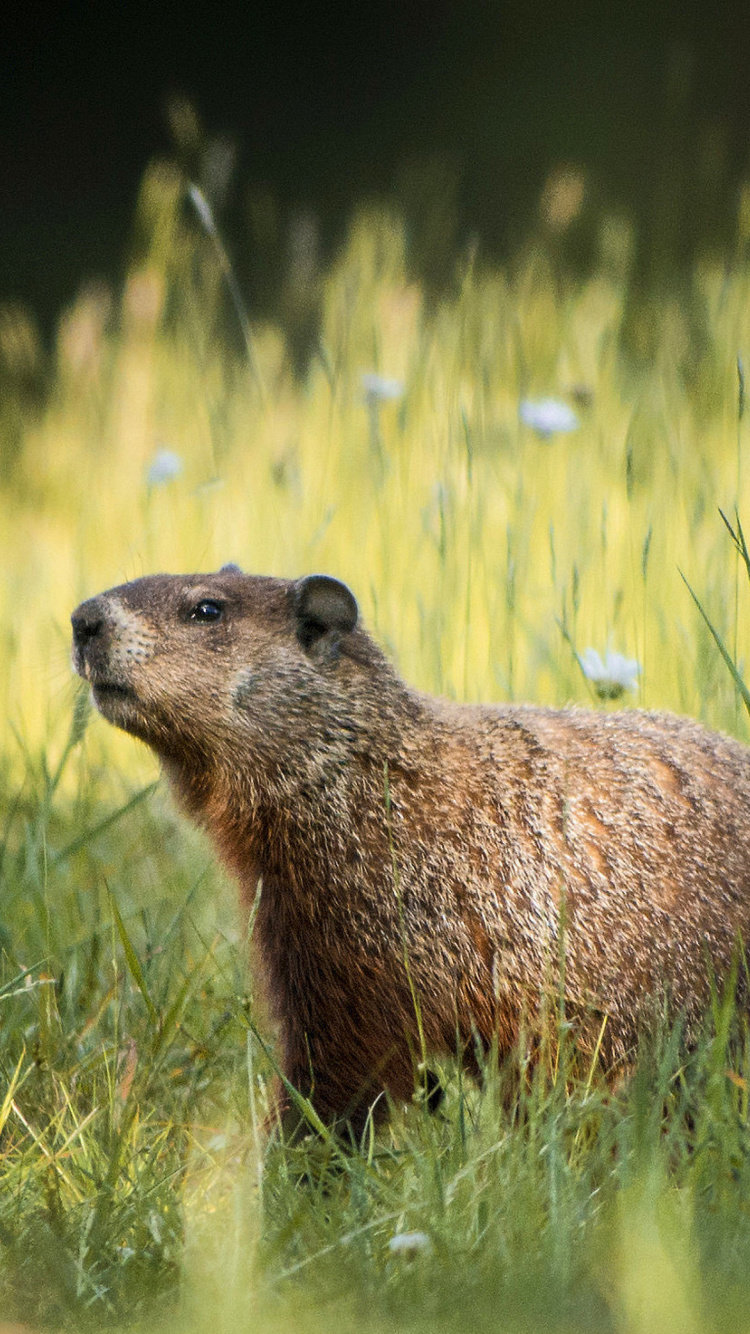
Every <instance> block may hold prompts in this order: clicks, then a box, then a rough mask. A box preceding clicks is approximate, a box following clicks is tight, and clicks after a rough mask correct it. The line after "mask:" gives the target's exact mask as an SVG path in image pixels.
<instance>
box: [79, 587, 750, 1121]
mask: <svg viewBox="0 0 750 1334" xmlns="http://www.w3.org/2000/svg"><path fill="white" fill-rule="evenodd" d="M72 623H73V642H74V662H75V667H76V669H77V671H78V672H79V673H80V675H81V676H82V677H84V678H85V680H86V681H88V682H89V684H90V685H91V687H92V691H93V697H94V701H95V703H96V705H97V707H98V709H99V710H100V712H101V713H102V714H103V715H104V717H105V718H107V719H108V720H109V722H111V723H114V724H115V726H117V727H121V728H124V729H125V731H127V732H130V733H132V734H133V735H134V736H136V737H139V738H140V739H141V740H143V741H145V742H146V743H147V744H148V745H149V746H151V747H152V748H153V750H154V751H155V752H156V753H157V755H159V757H160V759H161V761H162V764H163V766H164V769H165V771H166V773H167V776H168V778H169V781H170V783H171V785H172V787H173V789H174V791H175V793H176V794H177V797H178V799H179V802H180V803H181V805H182V806H183V807H184V808H185V809H186V810H187V811H188V812H189V813H190V815H191V816H193V817H194V818H195V819H197V820H198V821H200V823H201V824H202V825H204V826H205V828H206V829H207V830H208V832H209V834H210V836H211V838H212V839H213V840H214V842H215V843H216V845H217V848H218V850H219V853H220V855H221V857H222V858H223V860H224V862H225V863H226V865H227V866H228V867H229V868H230V870H231V871H232V872H233V874H234V875H235V876H236V877H237V878H238V880H239V882H240V885H241V887H242V893H243V896H244V899H245V902H246V903H248V904H250V903H253V902H254V901H255V899H256V893H257V891H258V888H259V886H260V894H259V902H258V907H257V916H256V919H255V940H256V944H257V946H258V951H259V956H260V960H261V962H262V971H263V974H264V976H265V984H266V990H267V994H268V999H269V1000H270V1003H271V1007H272V1011H273V1013H274V1015H275V1019H276V1022H277V1025H278V1035H279V1044H280V1052H281V1058H280V1065H281V1069H282V1072H283V1074H284V1076H285V1077H286V1079H287V1080H288V1081H289V1083H290V1084H291V1085H292V1086H294V1087H295V1088H296V1089H298V1090H299V1091H300V1092H301V1093H303V1094H304V1095H305V1096H306V1097H307V1098H309V1099H310V1100H311V1102H312V1105H313V1107H314V1108H315V1109H316V1111H317V1113H318V1114H319V1115H320V1117H321V1118H323V1119H324V1120H326V1121H327V1122H335V1121H344V1122H349V1124H350V1125H351V1126H352V1127H353V1128H354V1130H360V1129H361V1128H362V1126H363V1125H364V1124H365V1121H366V1117H367V1113H368V1109H370V1108H373V1107H374V1112H375V1115H379V1114H381V1113H382V1111H383V1109H384V1106H385V1104H386V1102H387V1099H386V1098H384V1097H383V1093H384V1092H385V1091H387V1093H388V1094H389V1095H390V1096H391V1098H393V1099H396V1100H405V1099H409V1098H410V1097H411V1096H412V1095H413V1093H414V1090H415V1071H416V1070H417V1069H418V1068H419V1067H420V1066H421V1068H422V1069H424V1060H425V1058H430V1057H433V1056H435V1055H436V1054H437V1055H439V1054H441V1053H443V1054H456V1053H457V1054H458V1055H459V1056H460V1057H461V1058H462V1059H463V1061H464V1062H465V1063H466V1065H467V1067H468V1068H469V1069H471V1070H473V1071H476V1070H477V1069H478V1067H479V1066H481V1064H482V1061H481V1056H482V1049H484V1050H485V1051H486V1050H488V1049H489V1048H490V1047H491V1044H492V1043H493V1041H496V1042H497V1045H498V1050H499V1054H500V1056H501V1057H502V1056H503V1055H504V1054H505V1053H508V1052H509V1051H510V1050H511V1049H512V1048H513V1044H514V1043H515V1042H516V1041H517V1039H518V1037H519V1032H523V1033H527V1032H529V1031H532V1029H533V1026H534V1023H535V1022H536V1021H538V1020H539V1017H540V1016H541V1015H543V1014H544V1013H545V1012H546V1013H549V1012H550V1009H551V1010H552V1012H553V1013H554V1012H556V1007H557V1004H558V999H560V998H562V1000H563V1002H564V1006H565V1014H566V1018H568V1019H569V1020H571V1022H572V1024H573V1027H574V1031H575V1035H576V1042H577V1044H578V1048H579V1050H580V1051H582V1052H583V1053H584V1056H586V1058H587V1059H588V1056H587V1054H588V1055H591V1054H593V1053H595V1052H596V1053H598V1055H599V1057H600V1058H601V1059H602V1060H603V1061H604V1062H605V1063H606V1064H607V1065H608V1066H609V1067H612V1066H616V1065H617V1063H618V1062H619V1063H623V1062H626V1061H627V1060H628V1059H629V1056H630V1055H631V1054H632V1051H633V1049H634V1045H635V1043H636V1040H637V1038H638V1035H639V1031H640V1030H641V1029H642V1027H643V1025H644V1023H648V1022H651V1021H652V1019H653V1016H654V1014H655V1013H656V1012H657V1011H659V1010H660V1008H661V1007H663V1006H664V1005H665V1004H667V1005H668V1007H669V1009H670V1012H671V1013H673V1014H678V1013H682V1014H683V1015H684V1018H685V1022H686V1023H687V1025H688V1027H689V1026H690V1024H691V1023H695V1022H697V1021H698V1020H699V1018H700V1016H701V1013H702V1011H703V1010H704V1008H705V1006H706V1004H707V1002H708V999H709V997H710V987H711V977H712V976H715V977H716V978H718V979H721V978H722V977H724V976H726V974H727V970H728V969H729V968H730V966H731V964H732V960H733V956H734V955H735V951H736V949H737V942H738V938H744V939H748V937H750V755H749V752H748V751H747V750H746V749H745V748H744V747H743V746H741V745H740V744H739V743H737V742H735V741H732V740H729V739H728V738H726V737H723V736H717V735H714V734H712V733H710V732H708V731H706V730H705V729H704V728H703V727H701V726H700V725H698V724H697V723H695V722H692V721H688V720H686V719H683V718H678V717H675V716H672V715H669V714H657V713H646V712H641V711H636V710H623V711H621V712H615V713H598V712H595V711H586V710H583V709H578V708H568V709H554V708H543V707H532V706H528V705H523V706H516V705H504V706H474V705H457V704H453V703H449V702H446V701H445V700H442V699H436V698H433V697H431V696H429V695H426V694H420V693H418V692H417V691H415V690H413V689H411V688H410V687H409V686H407V685H405V684H404V682H403V681H401V680H400V678H399V676H398V675H397V673H396V671H395V670H394V668H393V667H392V666H391V664H390V662H389V661H388V659H387V658H386V657H385V656H384V654H383V653H382V652H381V650H380V649H379V648H378V646H377V645H376V644H375V642H374V641H373V640H372V639H371V637H370V636H369V635H368V634H367V632H366V631H365V629H364V628H363V627H362V625H361V624H360V620H359V615H358V610H357V604H356V602H355V599H354V597H353V595H352V593H351V592H350V591H349V589H348V588H347V587H346V586H345V585H344V584H342V583H339V582H338V581H337V580H335V579H333V578H329V577H327V576H324V575H311V576H309V577H306V578H302V579H299V580H297V581H288V580H284V579H275V578H267V577H256V576H249V575H245V574H243V573H242V572H241V571H240V570H239V569H238V568H237V567H236V566H233V565H229V566H225V567H224V568H223V569H222V570H220V571H219V572H218V573H216V574H195V575H175V576H173V575H163V574H160V575H154V576H152V577H149V578H143V579H137V580H135V581H134V582H132V583H128V584H123V585H121V586H120V587H118V588H114V589H111V590H110V591H109V592H106V593H102V594H101V595H100V596H98V597H94V598H91V599H89V601H87V602H84V603H82V605H81V606H80V607H79V608H78V609H77V610H76V611H75V612H74V614H73V617H72Z"/></svg>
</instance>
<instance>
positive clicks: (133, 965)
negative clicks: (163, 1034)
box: [108, 889, 159, 1025]
mask: <svg viewBox="0 0 750 1334" xmlns="http://www.w3.org/2000/svg"><path fill="white" fill-rule="evenodd" d="M108 892H109V900H110V903H111V904H112V913H113V915H114V919H115V924H116V926H117V933H118V935H119V937H120V940H121V942H122V948H123V950H124V951H125V958H126V960H127V964H128V968H129V969H130V974H131V976H132V978H133V981H134V982H135V984H136V986H137V988H138V990H139V991H140V993H141V995H142V997H143V999H144V1001H145V1003H146V1009H147V1010H148V1013H149V1017H150V1019H151V1022H152V1023H153V1024H156V1025H158V1023H159V1014H158V1011H157V1009H156V1006H155V1005H154V1002H153V1001H152V999H151V996H150V995H149V990H148V987H147V986H146V979H145V977H144V976H143V969H142V968H141V961H140V959H139V958H138V955H137V954H136V951H135V948H134V946H133V942H132V940H131V939H130V936H129V935H128V932H127V927H126V926H125V923H124V922H123V920H122V917H121V915H120V909H119V908H118V906H117V902H116V900H115V896H114V894H113V893H112V891H111V890H110V889H108Z"/></svg>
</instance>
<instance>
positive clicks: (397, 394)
mask: <svg viewBox="0 0 750 1334" xmlns="http://www.w3.org/2000/svg"><path fill="white" fill-rule="evenodd" d="M359 382H360V384H361V386H362V393H363V394H364V396H365V401H366V402H367V403H371V404H374V403H387V402H389V401H390V400H391V399H396V398H401V397H402V395H403V392H404V385H403V382H402V381H401V380H389V379H387V378H386V377H385V376H384V375H376V374H375V373H374V371H363V373H362V374H361V375H360V377H359Z"/></svg>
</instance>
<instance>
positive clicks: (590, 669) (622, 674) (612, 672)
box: [578, 648, 641, 699]
mask: <svg viewBox="0 0 750 1334" xmlns="http://www.w3.org/2000/svg"><path fill="white" fill-rule="evenodd" d="M578 661H579V663H580V667H581V671H582V672H583V674H584V676H586V677H587V678H588V680H589V681H591V683H592V684H593V687H594V690H595V691H596V693H597V695H598V696H599V698H600V699H619V698H620V696H621V695H622V694H623V692H624V691H625V690H637V689H638V677H639V675H640V671H641V668H640V663H639V662H638V661H637V659H636V658H626V657H624V656H623V654H622V653H612V652H611V651H610V652H608V653H607V656H606V659H605V661H604V662H602V660H601V657H600V655H599V654H598V653H597V651H596V649H595V648H587V649H585V650H584V652H583V653H581V654H580V655H579V658H578Z"/></svg>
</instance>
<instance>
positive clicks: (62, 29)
mask: <svg viewBox="0 0 750 1334" xmlns="http://www.w3.org/2000/svg"><path fill="white" fill-rule="evenodd" d="M4 26H5V35H4V41H3V46H4V50H3V55H2V60H3V62H4V63H5V66H6V70H5V76H4V78H3V98H2V122H1V130H2V132H1V134H0V198H1V199H2V218H3V245H2V248H1V249H0V300H4V301H8V300H13V301H20V302H23V303H28V304H29V305H30V306H31V307H32V308H33V310H34V311H35V313H36V317H37V318H38V320H39V321H40V323H41V327H42V329H43V331H44V332H45V333H46V334H47V335H48V334H49V331H50V329H51V326H52V324H53V323H54V320H55V318H56V316H57V315H58V314H59V311H60V309H61V307H62V306H63V305H64V304H65V303H67V302H69V301H70V300H71V299H72V298H73V297H74V295H75V294H76V291H77V290H78V289H79V287H80V285H81V283H82V281H84V280H86V279H91V278H105V279H107V280H109V281H112V280H113V279H115V278H116V277H117V276H118V275H119V274H120V273H121V272H122V268H123V264H124V262H125V260H126V256H127V248H128V246H129V245H132V244H133V203H134V199H135V195H136V192H137V188H138V183H139V180H140V178H141V175H142V173H143V170H144V168H145V166H146V164H147V163H148V162H149V161H150V160H151V159H152V158H154V157H155V156H164V155H165V154H167V155H170V154H171V155H174V154H175V152H177V153H178V155H181V157H182V160H183V164H184V165H186V166H187V167H188V168H189V169H190V171H191V172H192V173H193V174H197V175H198V176H201V175H202V176H203V177H204V183H205V184H206V185H207V186H209V187H210V189H211V190H212V192H213V196H214V199H213V202H214V203H215V204H216V206H217V207H218V209H219V212H220V215H221V223H222V227H223V228H224V230H225V233H226V235H227V237H228V238H229V240H230V242H231V248H232V258H233V262H234V263H235V265H236V267H237V270H238V274H239V276H240V279H241V281H242V283H243V289H244V291H245V292H246V294H247V300H248V304H249V308H250V311H251V314H253V315H254V316H258V315H259V316H263V317H265V316H267V315H268V314H269V312H272V311H274V310H278V309H279V303H280V301H281V296H282V288H283V285H284V276H285V274H288V269H289V263H290V258H291V261H292V262H294V253H293V252H294V251H295V247H296V248H297V249H299V248H300V247H302V249H303V250H304V249H305V247H307V252H308V258H309V251H310V248H311V247H312V246H315V247H319V248H320V251H321V252H322V254H323V256H324V257H325V256H327V255H330V253H331V252H332V251H333V250H335V248H336V246H337V245H338V244H339V243H340V242H341V239H342V232H343V228H344V226H345V223H346V220H347V218H348V217H349V216H350V214H351V211H352V208H353V207H354V206H355V205H356V204H358V203H361V202H362V201H363V200H364V199H373V198H378V199H381V200H383V199H387V200H390V201H393V202H395V203H396V204H397V205H398V206H399V207H400V209H401V210H402V211H403V212H404V214H405V216H406V219H407V223H408V229H409V262H410V264H411V266H412V268H413V269H414V271H415V274H416V276H419V277H421V278H425V279H427V280H428V281H429V282H430V283H431V284H432V285H433V286H435V285H437V286H439V285H440V284H441V283H445V282H446V281H448V280H449V278H450V276H451V273H452V261H453V260H454V259H455V257H456V256H457V255H458V254H459V253H460V252H461V250H462V248H465V247H466V246H467V245H473V246H478V247H479V249H480V251H481V253H483V254H484V255H485V256H486V257H488V258H490V259H493V260H497V259H503V258H507V256H508V255H509V254H510V253H512V252H513V250H514V249H515V248H517V247H518V245H519V244H520V243H521V242H522V241H523V240H525V239H526V238H527V236H528V233H529V230H530V229H531V228H533V227H535V226H537V225H538V223H539V221H540V212H539V209H540V197H541V200H542V218H541V221H544V219H545V213H544V210H545V200H546V220H547V223H548V224H549V225H550V226H552V227H553V228H554V227H555V226H556V227H557V230H558V232H564V233H565V237H564V249H565V255H566V259H567V260H568V261H569V262H570V263H571V264H574V265H576V266H577V267H578V268H579V269H580V268H584V269H585V268H586V266H587V265H590V264H591V263H592V262H593V259H594V228H593V223H592V218H593V215H594V211H595V209H599V210H602V209H605V210H608V211H610V212H617V213H621V214H623V215H625V216H626V217H627V218H628V220H629V221H630V222H632V223H633V224H635V227H636V233H637V238H638V241H637V257H636V267H635V271H634V281H638V282H639V283H641V282H653V281H654V279H655V278H658V279H659V280H674V278H675V275H676V273H678V272H679V271H680V269H684V268H685V267H686V266H687V265H689V264H690V263H691V262H692V261H693V260H694V259H695V257H696V254H697V253H698V252H701V251H705V250H706V249H712V248H714V249H715V248H719V249H721V248H726V247H729V246H731V245H732V244H733V243H734V241H735V230H736V217H737V199H738V191H739V189H740V187H741V184H742V182H743V180H744V179H745V178H746V177H747V176H748V173H749V172H750V80H748V78H747V70H748V64H749V57H750V9H749V8H748V6H747V5H746V4H743V3H741V2H740V0H726V2H725V3H723V4H719V5H716V6H711V7H707V6H706V5H705V4H701V3H699V0H662V3H658V4H656V3H653V2H652V0H634V3H630V4H627V5H625V4H621V3H616V2H615V0H599V2H598V3H595V2H594V0H576V3H573V4H568V5H564V6H561V5H556V4H553V3H552V2H551V0H470V2H469V3H459V2H458V0H380V3H379V4H377V5H343V4H337V5H325V6H320V5H312V4H307V5H292V6H282V7H278V6H262V5H257V6H246V5H234V6H221V7H220V8H219V9H214V8H212V7H203V8H200V7H199V8H196V9H194V10H192V11H191V13H190V16H189V17H188V15H187V13H186V12H185V10H184V9H178V8H177V7H169V6H163V5H162V6H152V5H149V6H147V5H145V4H143V3H138V4H134V5H131V6H129V7H128V17H127V20H125V18H124V16H123V15H122V14H121V13H120V12H119V10H118V9H117V8H116V7H111V6H92V5H83V4H75V5H72V6H70V5H68V6H64V7H63V6H60V7H58V9H57V11H56V12H55V11H54V10H53V11H49V12H46V13H45V15H44V20H43V22H42V21H40V16H39V14H37V13H35V12H34V8H33V7H32V8H31V9H28V8H24V7H16V8H15V10H14V13H13V14H12V15H11V16H9V17H7V18H6V20H5V24H4ZM180 98H184V99H187V100H188V101H189V102H190V104H191V106H192V107H193V108H194V110H195V111H196V112H197V114H198V116H199V118H200V122H201V125H202V127H203V135H202V136H198V135H196V134H195V133H191V130H190V127H189V126H188V125H187V123H186V121H185V117H184V116H183V118H182V121H180V118H179V115H178V116H177V117H175V114H174V113H173V112H172V113H170V111H169V109H168V107H169V105H170V104H172V105H174V103H175V101H176V99H180ZM561 165H564V166H567V167H569V168H571V169H572V170H573V172H574V175H575V180H574V184H573V188H572V190H568V192H567V195H565V197H564V198H560V197H558V196H556V195H555V193H554V188H553V187H554V181H553V186H552V187H549V186H548V192H547V195H545V194H544V189H545V183H548V182H549V181H550V176H551V173H554V172H555V170H559V168H560V167H561ZM550 189H551V193H550ZM584 196H585V199H586V203H587V208H586V209H583V208H582V203H583V199H584ZM563 224H564V225H563ZM568 224H571V225H568ZM572 224H575V225H572ZM300 231H301V232H302V236H301V235H300ZM290 251H291V252H292V254H291V256H290ZM297 258H298V259H299V256H297ZM302 262H304V256H303V260H302Z"/></svg>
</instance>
